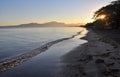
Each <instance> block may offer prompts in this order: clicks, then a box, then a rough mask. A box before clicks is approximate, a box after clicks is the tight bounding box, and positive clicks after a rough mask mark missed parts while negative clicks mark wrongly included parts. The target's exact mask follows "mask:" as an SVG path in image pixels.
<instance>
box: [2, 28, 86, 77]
mask: <svg viewBox="0 0 120 77" xmlns="http://www.w3.org/2000/svg"><path fill="white" fill-rule="evenodd" d="M86 33H87V31H86V29H85V28H81V27H29V28H28V27H26V28H0V61H1V63H2V62H3V63H5V62H4V61H6V60H8V62H9V61H11V59H12V58H13V59H15V58H16V57H17V56H21V55H23V54H26V53H30V52H31V51H33V50H35V49H37V48H39V49H40V47H42V46H43V47H44V45H45V46H47V48H46V47H44V49H45V48H46V50H44V49H43V50H44V51H45V52H42V53H37V55H36V54H35V55H33V56H30V57H29V60H28V61H27V62H24V61H23V64H22V63H18V64H20V66H19V65H15V64H14V66H12V67H14V68H11V69H8V70H9V71H7V72H6V71H5V72H3V73H0V77H6V75H8V74H9V76H11V77H16V76H17V77H23V76H26V77H33V76H35V77H40V76H43V77H52V76H53V74H54V72H55V70H56V69H57V68H58V66H59V65H60V57H61V56H62V55H64V54H66V53H68V52H69V51H71V50H72V49H74V48H75V47H77V46H79V45H80V44H84V43H86V42H87V41H86V40H82V39H79V38H80V37H83V36H85V35H86ZM46 44H47V45H46ZM48 44H49V45H51V46H48ZM54 44H55V45H54ZM33 52H35V53H36V51H33ZM27 55H28V54H27ZM30 55H31V54H30ZM24 56H25V55H24ZM27 57H28V56H27ZM24 59H25V60H26V57H24ZM16 66H17V67H16ZM9 68H10V67H9ZM6 69H7V68H6ZM19 71H21V72H19ZM38 71H39V72H38Z"/></svg>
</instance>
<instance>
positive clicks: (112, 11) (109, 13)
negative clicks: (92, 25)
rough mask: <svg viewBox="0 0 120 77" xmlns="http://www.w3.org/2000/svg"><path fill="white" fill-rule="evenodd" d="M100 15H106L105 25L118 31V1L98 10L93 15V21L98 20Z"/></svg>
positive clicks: (119, 6) (119, 2)
mask: <svg viewBox="0 0 120 77" xmlns="http://www.w3.org/2000/svg"><path fill="white" fill-rule="evenodd" d="M101 15H106V17H105V19H104V22H105V25H107V26H111V27H112V28H115V29H118V28H119V27H120V0H117V1H113V2H111V3H110V4H109V5H107V6H105V7H102V8H100V9H99V10H98V11H96V12H95V14H94V19H95V20H98V19H99V17H100V16H101Z"/></svg>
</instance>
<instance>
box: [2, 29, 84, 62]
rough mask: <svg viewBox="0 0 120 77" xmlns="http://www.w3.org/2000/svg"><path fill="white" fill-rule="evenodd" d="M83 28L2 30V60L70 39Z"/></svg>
mask: <svg viewBox="0 0 120 77" xmlns="http://www.w3.org/2000/svg"><path fill="white" fill-rule="evenodd" d="M82 29H83V28H79V27H34V28H33V27H32V28H1V29H0V60H3V59H6V58H10V57H13V56H17V55H20V54H23V53H26V52H29V51H31V50H33V49H35V48H38V47H40V46H41V45H43V44H45V43H47V42H50V41H54V40H57V39H60V38H65V37H70V36H72V35H74V34H76V33H77V32H79V31H81V30H82Z"/></svg>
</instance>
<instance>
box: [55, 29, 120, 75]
mask: <svg viewBox="0 0 120 77" xmlns="http://www.w3.org/2000/svg"><path fill="white" fill-rule="evenodd" d="M82 39H85V40H88V42H87V43H85V44H83V45H80V46H79V47H77V48H75V49H74V50H72V51H71V52H69V53H67V54H65V55H64V56H63V57H62V65H61V69H60V71H59V72H58V74H57V77H120V45H119V44H117V43H116V42H115V41H113V40H111V39H106V38H105V37H102V36H101V35H98V34H96V33H94V32H93V31H92V30H89V32H88V34H87V36H86V37H84V38H82Z"/></svg>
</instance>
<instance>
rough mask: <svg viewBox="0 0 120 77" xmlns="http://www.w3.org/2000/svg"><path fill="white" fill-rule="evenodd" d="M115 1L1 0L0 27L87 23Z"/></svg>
mask: <svg viewBox="0 0 120 77" xmlns="http://www.w3.org/2000/svg"><path fill="white" fill-rule="evenodd" d="M111 1H113V0H0V26H9V25H17V24H26V23H45V22H50V21H58V22H64V23H66V24H71V23H74V24H75V23H87V22H90V21H92V19H91V18H92V16H93V14H94V12H95V11H96V10H97V9H99V8H101V7H102V6H105V5H107V4H109V3H110V2H111Z"/></svg>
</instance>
